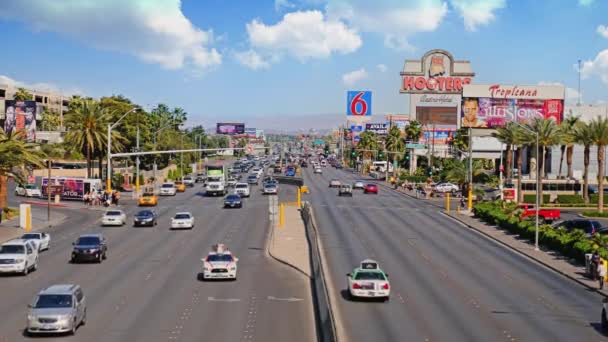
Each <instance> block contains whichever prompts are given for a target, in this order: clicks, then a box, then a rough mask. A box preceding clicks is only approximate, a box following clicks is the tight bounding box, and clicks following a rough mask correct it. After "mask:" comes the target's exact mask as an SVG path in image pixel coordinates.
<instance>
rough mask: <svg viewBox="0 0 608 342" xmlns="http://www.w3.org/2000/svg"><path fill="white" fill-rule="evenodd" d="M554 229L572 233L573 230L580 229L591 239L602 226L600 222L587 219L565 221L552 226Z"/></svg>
mask: <svg viewBox="0 0 608 342" xmlns="http://www.w3.org/2000/svg"><path fill="white" fill-rule="evenodd" d="M553 227H554V228H562V227H563V228H565V229H566V230H567V231H572V230H574V229H580V230H582V231H584V232H585V234H586V235H587V237H592V236H593V235H595V233H597V232H598V231H599V230H600V229H601V228H602V224H601V223H600V221H596V220H589V219H572V220H565V221H562V222H558V223H556V224H554V225H553Z"/></svg>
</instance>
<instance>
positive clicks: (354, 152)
mask: <svg viewBox="0 0 608 342" xmlns="http://www.w3.org/2000/svg"><path fill="white" fill-rule="evenodd" d="M350 156H351V157H352V158H353V159H354V158H355V157H356V156H357V152H356V151H355V148H354V147H353V148H351V150H350Z"/></svg>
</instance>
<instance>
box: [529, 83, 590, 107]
mask: <svg viewBox="0 0 608 342" xmlns="http://www.w3.org/2000/svg"><path fill="white" fill-rule="evenodd" d="M538 85H557V86H564V84H563V83H560V82H547V81H540V82H538ZM565 95H566V96H565V97H566V98H565V102H566V103H576V102H578V96H579V92H578V90H576V89H574V88H570V87H566V94H565ZM582 98H583V96H582V93H581V102H582Z"/></svg>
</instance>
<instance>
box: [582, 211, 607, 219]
mask: <svg viewBox="0 0 608 342" xmlns="http://www.w3.org/2000/svg"><path fill="white" fill-rule="evenodd" d="M583 216H587V217H608V211H604V212H601V213H600V212H599V211H597V210H586V211H583Z"/></svg>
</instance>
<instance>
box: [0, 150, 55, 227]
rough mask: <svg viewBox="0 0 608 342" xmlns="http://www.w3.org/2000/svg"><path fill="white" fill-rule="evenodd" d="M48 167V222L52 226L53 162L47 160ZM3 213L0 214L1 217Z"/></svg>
mask: <svg viewBox="0 0 608 342" xmlns="http://www.w3.org/2000/svg"><path fill="white" fill-rule="evenodd" d="M47 164H48V165H47V166H48V168H49V169H48V175H47V181H46V197H47V204H46V222H47V223H48V224H50V222H51V165H52V161H51V160H50V159H49V160H47ZM1 214H2V213H0V215H1Z"/></svg>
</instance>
